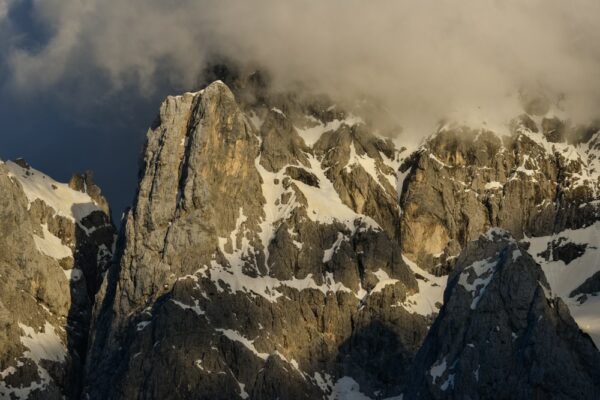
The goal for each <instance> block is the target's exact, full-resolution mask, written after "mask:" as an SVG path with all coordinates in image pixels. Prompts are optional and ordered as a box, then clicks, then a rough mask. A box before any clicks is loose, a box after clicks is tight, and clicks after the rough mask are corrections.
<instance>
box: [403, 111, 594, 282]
mask: <svg viewBox="0 0 600 400" xmlns="http://www.w3.org/2000/svg"><path fill="white" fill-rule="evenodd" d="M537 119H538V121H539V122H538V123H536V122H535V121H534V120H533V119H532V118H531V117H529V116H527V115H523V116H521V117H518V118H516V119H515V120H514V121H513V126H512V131H511V132H512V133H511V134H510V135H509V136H503V137H501V136H499V135H497V134H496V133H494V132H492V131H489V130H486V129H485V128H482V129H477V130H474V129H471V128H468V127H464V126H456V125H451V124H448V125H444V126H442V127H441V128H440V129H439V131H438V132H437V134H435V135H434V136H433V137H432V138H430V139H429V140H427V141H426V142H425V143H424V144H423V146H422V147H421V148H420V149H419V151H418V152H417V154H416V156H415V157H413V159H412V161H411V163H410V164H409V165H408V166H406V168H408V169H409V171H410V173H409V175H408V177H407V178H406V179H407V182H406V185H405V187H406V189H405V191H404V192H403V193H402V197H401V199H400V203H401V208H402V210H403V211H404V212H403V214H402V222H401V231H402V249H403V251H404V253H405V254H406V256H407V257H409V258H411V259H412V260H414V261H415V262H417V263H418V264H419V265H420V266H422V267H425V268H426V269H429V270H433V271H435V272H436V273H439V274H445V273H448V272H449V271H450V270H451V269H452V258H453V257H456V256H457V255H458V253H459V252H460V250H461V249H462V248H464V246H465V245H466V243H468V242H469V241H471V240H474V239H476V238H477V237H478V236H479V235H480V234H481V233H483V232H485V231H486V230H487V229H488V228H490V227H501V228H503V229H506V230H508V231H509V232H511V233H512V234H513V235H514V236H515V237H516V238H517V239H522V238H523V237H531V236H547V235H552V234H554V233H557V232H561V231H563V230H565V229H579V228H583V227H586V226H589V225H590V224H592V223H594V221H596V220H598V217H599V210H598V202H597V201H596V200H597V199H598V196H599V193H600V192H599V188H600V187H599V180H598V177H599V174H600V169H599V165H598V158H597V157H598V148H597V144H596V142H597V140H598V134H597V133H596V134H595V135H594V136H592V137H591V138H589V139H588V140H587V141H585V142H582V143H577V144H568V143H567V142H566V139H561V138H562V137H561V138H558V137H557V138H554V139H552V140H550V139H548V134H549V133H548V132H550V131H552V132H555V131H556V129H558V128H556V127H553V128H550V125H551V124H558V122H556V121H554V120H552V121H551V120H549V119H547V118H543V119H540V118H537ZM560 124H561V128H560V129H562V130H564V129H565V127H564V123H560ZM555 139H556V140H555Z"/></svg>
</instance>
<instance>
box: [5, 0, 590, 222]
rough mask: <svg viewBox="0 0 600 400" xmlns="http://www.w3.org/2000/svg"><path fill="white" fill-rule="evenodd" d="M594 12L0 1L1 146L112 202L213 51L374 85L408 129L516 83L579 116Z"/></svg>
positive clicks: (505, 94) (513, 6)
mask: <svg viewBox="0 0 600 400" xmlns="http://www.w3.org/2000/svg"><path fill="white" fill-rule="evenodd" d="M599 15H600V2H598V1H597V0H569V1H559V0H518V1H517V0H504V1H500V0H498V1H495V0H461V1H450V0H435V1H434V0H421V1H408V0H394V1H358V0H329V1H317V0H314V1H313V0H304V1H293V2H292V1H286V2H283V1H276V0H255V1H230V0H221V1H207V0H197V1H192V0H177V1H167V0H127V1H118V0H88V1H81V0H43V1H32V0H0V84H1V86H0V117H2V121H4V124H3V127H2V130H1V133H0V157H2V158H12V157H15V156H18V155H22V156H25V157H26V158H27V159H28V160H29V161H30V162H31V163H32V164H33V165H34V166H35V167H37V168H39V169H43V170H44V171H45V172H47V173H49V174H52V175H54V176H56V177H57V178H59V179H63V180H64V179H66V178H67V177H68V176H69V175H70V173H71V172H72V171H74V170H83V169H87V168H92V169H94V170H95V171H96V175H97V178H98V181H99V183H100V184H101V186H102V187H103V189H104V191H105V193H106V194H107V195H108V197H109V200H110V201H111V203H112V205H113V207H114V208H115V211H116V212H115V214H118V213H119V212H120V211H121V209H122V208H123V207H124V206H125V205H126V204H128V203H129V202H130V200H131V197H132V196H133V194H134V190H135V183H136V175H137V158H138V154H139V151H140V148H141V145H142V143H143V137H144V134H145V130H146V127H147V126H148V125H149V123H150V122H151V121H152V120H153V118H154V116H155V114H156V112H157V109H158V105H159V103H160V100H161V99H162V98H163V97H164V96H165V95H166V94H174V93H178V92H182V91H187V90H193V89H197V87H195V85H196V82H197V79H198V73H199V71H200V69H201V68H202V66H203V65H204V64H205V62H207V61H209V60H210V59H211V57H213V56H214V55H215V54H220V55H225V56H228V57H231V58H233V59H236V60H238V61H240V62H254V63H258V64H260V65H264V66H265V67H266V68H267V69H268V70H269V71H270V72H271V74H272V75H273V76H274V77H275V81H276V82H277V84H278V85H280V86H281V87H286V86H287V85H289V84H290V83H293V82H298V81H300V82H303V83H304V84H306V85H310V86H314V87H316V88H318V89H319V90H322V91H326V92H329V93H331V94H333V95H335V96H339V97H341V98H351V97H353V96H356V95H362V94H366V95H369V96H372V97H375V98H377V99H378V100H380V101H381V102H383V104H385V106H386V107H387V108H388V109H389V110H390V112H392V114H393V115H395V116H396V117H397V119H398V121H399V122H400V123H401V124H403V125H405V126H406V127H412V128H411V129H409V130H408V132H409V134H410V135H412V136H413V138H415V139H418V138H419V137H423V136H425V135H427V134H429V133H430V131H429V128H428V127H429V126H430V123H431V122H434V121H437V120H438V119H439V118H440V117H442V116H445V115H447V114H450V115H456V114H459V115H460V114H469V113H473V112H475V113H478V112H479V113H485V114H486V115H485V116H484V117H482V118H492V117H495V118H499V119H502V118H504V117H508V116H510V114H511V113H513V112H514V108H513V106H512V104H511V101H512V99H513V98H514V94H515V93H516V92H517V91H518V90H519V89H520V88H523V87H527V88H533V89H535V90H538V89H540V88H543V90H544V91H546V92H547V93H548V94H549V95H550V96H558V94H564V95H566V99H567V100H566V101H565V102H564V103H563V106H564V107H565V108H566V110H567V111H568V112H569V114H571V115H572V116H573V118H575V119H576V120H584V119H586V118H591V117H593V116H597V114H595V113H596V110H598V109H599V104H600V101H599V99H600V24H599V23H598V22H597V18H598V16H599ZM473 110H479V111H473ZM470 117H472V115H470Z"/></svg>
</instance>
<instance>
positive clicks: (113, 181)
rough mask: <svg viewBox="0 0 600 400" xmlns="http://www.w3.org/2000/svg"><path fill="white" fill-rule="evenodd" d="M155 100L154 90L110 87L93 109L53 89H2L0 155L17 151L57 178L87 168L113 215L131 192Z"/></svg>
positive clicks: (11, 155) (8, 155)
mask: <svg viewBox="0 0 600 400" xmlns="http://www.w3.org/2000/svg"><path fill="white" fill-rule="evenodd" d="M84 101H85V99H84ZM159 104H160V97H159V96H155V97H153V98H146V97H141V96H139V95H137V96H136V95H129V94H127V93H116V94H115V95H113V96H111V97H110V98H107V99H106V102H100V103H97V104H95V105H94V107H93V110H91V109H89V108H88V107H85V109H84V110H77V109H75V110H73V109H72V108H70V107H69V104H68V102H65V100H64V99H63V98H61V96H60V95H59V94H55V93H44V94H41V95H36V96H33V97H31V98H29V97H28V98H19V97H16V98H15V97H14V96H11V93H7V92H6V91H4V92H3V93H2V94H1V95H0V119H1V120H2V121H4V122H3V124H2V128H1V131H0V158H2V159H4V160H6V159H14V158H16V157H23V158H25V159H26V160H27V161H28V162H29V163H30V164H31V165H32V166H33V167H34V168H36V169H39V170H41V171H43V172H45V173H46V174H48V175H50V176H52V177H53V178H55V179H56V180H59V181H62V182H65V181H67V180H68V179H69V177H70V176H71V175H72V174H73V173H74V172H78V171H84V170H88V169H91V170H93V171H94V173H95V179H96V182H97V183H98V184H99V186H100V187H101V188H102V190H103V193H104V194H105V196H106V197H107V198H108V200H109V201H110V204H111V206H112V208H113V215H114V216H115V218H119V216H120V215H121V211H122V210H123V209H124V208H125V207H126V206H128V205H129V204H131V200H132V197H133V195H134V193H135V187H136V182H137V163H138V158H139V154H140V151H141V149H142V146H143V143H144V137H145V133H146V129H147V126H149V124H150V123H151V122H152V120H153V118H154V116H155V115H156V113H157V110H158V105H159Z"/></svg>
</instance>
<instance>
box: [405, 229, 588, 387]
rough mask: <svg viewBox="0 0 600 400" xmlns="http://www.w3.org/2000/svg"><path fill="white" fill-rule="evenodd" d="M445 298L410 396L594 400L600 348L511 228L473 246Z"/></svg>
mask: <svg viewBox="0 0 600 400" xmlns="http://www.w3.org/2000/svg"><path fill="white" fill-rule="evenodd" d="M444 300H445V301H444V303H445V304H444V307H443V308H442V310H441V311H440V314H439V316H438V318H437V320H436V321H435V323H434V324H433V326H432V328H431V330H430V331H429V334H428V335H427V338H426V339H425V342H424V344H423V347H422V348H421V349H420V350H419V353H418V355H417V357H416V361H415V365H414V373H413V375H412V376H413V379H412V380H411V384H409V385H408V387H407V389H406V392H405V393H406V396H407V397H408V398H411V399H413V398H414V399H466V398H470V399H487V398H499V399H504V398H506V399H508V398H511V399H532V398H553V399H554V398H555V399H595V398H597V396H598V393H600V370H599V369H598V366H599V365H600V353H598V351H597V349H596V347H595V346H594V344H593V342H592V341H591V339H590V338H589V336H587V335H585V334H583V333H582V332H581V331H580V330H579V328H578V327H577V324H576V323H575V321H574V320H573V318H571V316H570V315H569V311H568V309H567V307H566V306H565V304H564V303H563V301H562V300H561V299H560V298H558V297H554V296H553V295H552V292H551V291H550V289H549V286H548V283H547V282H546V278H545V276H544V274H543V272H542V270H541V269H540V267H539V266H538V265H537V264H536V263H535V261H534V260H533V259H532V258H531V256H529V254H527V253H526V252H525V251H524V250H523V249H522V248H520V247H519V246H518V245H517V243H516V241H515V240H514V239H513V238H512V237H511V236H510V235H509V234H508V233H507V232H506V231H502V230H491V231H490V232H489V233H488V234H487V235H486V236H482V237H481V238H480V239H479V240H477V241H475V242H472V243H469V245H468V246H467V248H466V249H465V250H464V251H463V253H462V254H461V256H460V257H459V258H458V261H457V263H456V269H455V271H454V272H453V273H452V274H451V275H450V276H449V278H448V287H447V289H446V293H445V295H444Z"/></svg>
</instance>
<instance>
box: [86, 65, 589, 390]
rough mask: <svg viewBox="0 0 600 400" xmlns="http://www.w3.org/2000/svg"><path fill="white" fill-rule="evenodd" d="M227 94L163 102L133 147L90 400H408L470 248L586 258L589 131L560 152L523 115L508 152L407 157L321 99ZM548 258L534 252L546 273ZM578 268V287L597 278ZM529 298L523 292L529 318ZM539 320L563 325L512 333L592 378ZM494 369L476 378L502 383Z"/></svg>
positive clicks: (447, 151) (436, 143)
mask: <svg viewBox="0 0 600 400" xmlns="http://www.w3.org/2000/svg"><path fill="white" fill-rule="evenodd" d="M229 86H231V88H230V87H229ZM229 86H228V85H226V84H225V83H223V82H221V81H216V82H214V83H212V84H210V85H208V86H207V87H206V88H205V89H203V90H202V91H200V92H196V93H187V94H184V95H182V96H176V97H169V98H168V99H167V100H165V102H164V103H163V105H162V106H161V110H160V115H159V118H158V119H157V121H156V123H155V124H154V125H153V127H152V128H151V129H150V131H149V132H148V139H147V143H146V147H145V149H144V156H143V162H142V164H141V169H140V185H139V191H138V194H137V197H136V200H135V203H134V206H133V208H132V209H131V211H130V212H129V213H128V214H127V217H126V220H125V225H124V228H123V230H122V233H121V238H120V244H119V249H120V253H119V255H118V256H117V258H116V261H117V262H116V263H115V264H114V265H113V267H112V268H111V271H110V272H109V274H108V277H109V278H108V279H107V280H106V281H105V282H104V286H103V288H102V290H101V297H100V298H101V299H102V300H101V301H99V302H97V304H96V307H97V308H96V317H97V323H96V329H95V331H94V333H93V334H94V335H95V336H94V340H93V344H92V348H91V357H89V358H88V364H87V380H86V387H85V393H86V395H87V396H89V398H92V399H95V398H97V399H100V398H133V397H143V398H211V399H215V398H236V397H240V398H254V399H274V398H282V399H283V398H289V399H291V398H294V399H295V398H311V399H312V398H334V399H335V398H351V396H358V395H360V396H364V397H365V398H366V397H369V398H391V397H395V396H400V395H401V394H402V393H404V392H405V393H406V396H408V398H410V396H413V394H415V393H423V392H422V390H421V389H419V388H417V387H416V386H411V379H412V375H411V373H412V372H411V371H413V370H414V369H415V366H417V365H419V366H420V365H421V364H419V363H422V362H423V361H421V359H419V358H418V359H417V361H416V364H415V356H416V355H417V352H418V350H419V349H420V348H423V349H425V348H429V346H435V345H433V344H431V343H430V342H431V340H432V339H430V338H429V337H428V339H426V336H427V332H428V331H429V327H430V326H431V324H432V323H433V321H434V320H435V318H436V316H437V314H438V312H439V308H440V307H441V306H442V303H444V299H443V298H442V293H443V290H444V288H445V286H446V281H447V277H446V276H445V275H446V274H448V273H453V274H455V273H456V272H455V271H458V270H460V268H461V267H460V265H459V266H458V268H459V269H458V270H455V268H456V265H458V264H457V260H458V262H460V260H462V259H469V260H473V262H475V261H476V260H480V261H482V262H483V261H484V260H485V259H487V258H486V257H489V255H487V254H483V252H477V251H475V250H474V248H473V246H471V247H469V246H468V243H469V242H471V241H472V240H475V239H477V238H478V237H479V235H480V234H482V233H485V232H486V231H488V229H489V228H490V227H494V226H499V227H502V228H505V229H507V230H508V231H509V232H511V233H512V235H514V237H515V238H517V239H518V240H522V241H523V244H522V245H521V246H522V247H520V248H522V249H523V250H522V251H523V252H524V253H525V252H526V250H525V248H526V246H527V244H526V243H525V242H526V241H528V240H529V241H530V242H528V243H529V245H530V246H531V248H532V249H537V248H538V247H539V244H537V243H533V242H535V241H536V240H538V241H541V240H544V239H542V238H545V239H546V240H548V239H549V238H557V236H555V235H556V234H557V233H559V232H566V231H565V229H570V230H586V229H587V230H588V231H589V232H590V234H591V235H592V236H591V237H590V236H588V237H587V239H589V240H591V242H592V243H596V242H594V240H595V237H594V232H597V225H594V221H595V220H596V219H597V202H596V199H597V198H598V196H597V184H598V178H597V174H596V170H595V165H594V162H595V158H594V157H593V154H592V153H593V151H595V148H594V143H595V142H594V141H595V137H596V136H597V134H594V135H592V136H591V137H586V138H585V140H584V139H579V141H577V142H573V143H571V144H569V143H567V142H566V141H562V137H561V136H559V137H558V138H556V137H554V136H552V135H551V134H550V132H549V130H550V128H548V126H550V125H549V124H550V123H549V122H548V119H541V118H538V122H539V124H540V125H541V127H542V128H541V129H546V131H543V130H542V131H540V130H539V128H538V125H537V124H536V122H535V121H533V119H531V117H528V116H526V115H524V116H521V117H519V118H517V119H515V121H514V123H513V126H512V131H511V133H510V135H506V136H504V137H502V136H500V135H498V134H496V133H494V132H492V131H488V130H484V129H477V130H475V129H468V128H466V127H461V126H453V125H447V126H442V127H440V129H439V131H438V132H437V133H436V134H435V135H433V136H432V137H430V138H429V139H428V140H427V141H426V142H425V143H424V144H423V145H422V146H421V147H419V148H417V149H413V150H407V149H406V148H404V147H403V146H402V145H401V144H402V138H401V137H399V138H396V139H394V140H392V139H391V138H388V137H385V136H382V135H381V134H380V133H378V132H379V131H378V130H377V128H376V127H375V126H373V125H371V124H369V123H366V122H365V119H362V118H360V117H358V116H357V115H355V114H353V113H351V112H348V111H346V110H344V109H341V108H340V106H338V105H336V104H333V103H332V102H331V101H328V100H327V99H325V98H321V97H318V98H317V97H311V96H294V95H272V94H269V93H268V92H266V91H261V90H258V89H260V88H262V86H261V81H260V79H257V78H256V76H251V77H250V78H249V79H247V80H245V81H244V80H242V81H240V80H232V81H231V82H230V85H229ZM257 88H258V89H257ZM544 127H545V128H544ZM544 132H546V133H544ZM587 239H586V240H587ZM551 240H554V239H551ZM567 242H568V240H567ZM501 243H502V241H501V240H500V239H499V240H498V243H496V244H494V245H495V246H500V245H501ZM565 243H566V242H565ZM594 246H595V245H590V249H591V248H592V247H594ZM544 250H545V249H544ZM550 253H552V255H551V256H548V257H546V258H544V257H545V256H544V254H546V253H544V252H543V251H539V252H537V253H535V254H532V255H533V256H534V257H537V258H536V259H535V260H538V258H539V259H540V260H539V261H538V262H540V261H541V260H542V259H543V260H544V262H545V263H546V266H547V267H548V268H552V269H554V268H555V267H556V265H551V264H552V262H554V261H552V262H551V260H554V259H553V258H552V257H554V253H553V252H552V250H550ZM459 254H462V255H461V256H460V257H458V256H459ZM484 256H485V257H484ZM588 256H590V257H594V254H592V253H589V254H588ZM481 257H484V258H481ZM524 259H525V258H524ZM526 260H527V262H526V263H525V262H523V263H524V265H523V266H522V269H527V268H529V269H530V270H531V271H530V274H533V276H537V277H538V279H539V280H540V281H542V282H544V285H545V286H544V288H546V289H548V287H547V286H548V285H547V283H546V280H545V279H544V278H543V276H544V274H543V273H542V272H541V270H540V267H539V266H538V265H537V264H536V262H535V260H534V259H533V258H531V256H529V255H528V256H527V257H526ZM560 262H563V261H562V258H561V261H560ZM579 269H580V270H581V271H582V272H581V274H582V275H587V276H586V278H587V277H588V276H591V275H593V272H594V271H596V270H597V269H598V264H597V263H596V264H595V265H592V266H587V267H582V268H579ZM583 270H585V271H583ZM453 271H454V272H453ZM519 271H520V270H519ZM519 273H520V272H519ZM509 274H510V275H512V273H509ZM515 274H516V275H515V277H514V278H511V279H516V280H518V279H519V275H518V274H517V272H515ZM536 274H537V275H536ZM538 275H539V276H538ZM452 276H454V275H451V276H450V282H452ZM507 279H508V278H507ZM559 279H560V278H559ZM584 280H585V279H582V280H581V282H579V283H580V284H583V281H584ZM536 282H537V281H535V282H534V283H536ZM534 283H532V284H531V285H529V286H525V285H524V287H523V288H522V289H520V290H522V291H523V293H522V296H524V298H525V299H526V300H523V301H529V303H528V304H530V303H531V302H532V301H533V300H530V298H532V297H535V296H538V297H539V293H538V292H539V291H540V290H541V289H539V287H540V286H539V285H537V283H536V284H534ZM475 286H477V285H475ZM588 286H589V285H588ZM585 287H587V286H585ZM571 289H572V290H574V289H576V286H572V287H571ZM448 290H449V291H451V290H452V288H449V289H448ZM548 290H549V289H548ZM586 290H587V289H586ZM448 293H449V292H447V293H446V301H448V297H449V294H448ZM490 293H492V291H491V290H490ZM564 293H565V292H561V295H563V294H564ZM568 295H569V294H567V296H568ZM489 296H490V299H489V300H485V302H488V301H489V302H490V303H496V302H497V301H498V300H497V299H496V298H495V297H493V296H492V294H489ZM538 297H536V298H538ZM592 297H593V296H591V295H590V296H589V298H592ZM486 298H487V296H483V299H486ZM483 299H482V300H481V301H484V300H483ZM544 299H545V297H544ZM542 300H543V299H541V300H536V301H538V302H539V301H542ZM482 304H483V303H482ZM575 304H576V302H574V301H573V302H572V306H573V307H576V306H575ZM577 304H579V305H581V303H577ZM589 304H593V303H589ZM540 307H541V306H540ZM546 307H548V308H551V306H549V305H547V306H546ZM552 307H559V308H560V310H561V311H560V315H558V316H556V317H553V318H559V319H560V320H561V321H563V322H561V323H557V324H558V326H556V325H557V324H555V325H552V326H550V325H540V326H539V327H530V326H528V325H526V324H525V326H522V327H521V328H520V329H537V330H538V333H537V334H538V335H543V334H544V333H545V331H546V330H548V335H550V334H556V335H563V336H561V338H562V339H560V340H563V341H562V342H561V343H563V344H564V343H567V342H566V341H565V340H564V337H569V338H576V341H575V342H576V343H575V344H568V343H567V344H564V347H565V350H564V353H561V354H560V355H557V360H561V359H562V358H565V360H566V359H567V358H568V357H575V358H577V357H579V356H580V355H581V354H583V353H586V354H587V353H589V359H587V361H586V362H587V363H581V364H577V367H578V368H584V367H589V368H591V367H598V357H597V350H596V348H595V346H594V344H593V343H592V342H591V340H590V339H589V337H587V336H586V335H585V334H583V333H581V332H580V330H579V328H578V326H577V325H576V324H575V323H574V322H573V320H572V319H571V317H570V316H569V311H568V309H567V308H566V307H565V306H564V304H563V303H560V302H558V303H556V306H552ZM588 310H589V308H588ZM539 313H541V311H539ZM548 313H549V311H548ZM445 314H446V313H442V314H441V316H440V317H439V318H438V320H437V322H436V323H435V324H434V328H436V327H437V326H439V325H440V324H441V323H442V322H440V319H442V318H444V315H445ZM463 314H469V311H468V310H465V311H463ZM463 314H461V315H463ZM537 315H538V314H537V311H536V314H535V315H534V316H537ZM540 315H541V314H540ZM455 318H457V319H456V321H460V316H459V315H457V316H456V317H455ZM532 318H533V317H532ZM505 323H507V321H505V320H502V321H498V325H499V327H500V325H501V324H505ZM520 323H521V325H523V324H524V322H523V321H521V322H520ZM486 326H487V325H486ZM551 328H552V329H553V330H550V329H551ZM436 329H438V328H436ZM482 329H483V328H482ZM500 329H502V331H503V332H504V331H506V330H507V329H512V328H511V326H504V325H502V326H501V327H500ZM557 330H558V331H560V334H559V333H553V332H554V331H557ZM590 330H592V331H593V328H592V329H590ZM431 332H433V330H432V331H431ZM511 332H512V331H511ZM432 334H433V333H430V336H431V335H432ZM565 335H566V336H565ZM451 338H452V339H453V336H452V337H451ZM476 339H477V340H478V342H476V343H474V344H475V345H476V346H483V345H484V343H483V342H482V341H485V340H486V339H487V336H485V335H483V334H481V335H480V336H478V337H477V338H474V339H473V340H476ZM557 340H559V339H557ZM424 341H425V344H423V343H424ZM578 343H581V344H578ZM422 346H425V347H422ZM548 348H550V347H548ZM503 350H504V349H503V348H501V347H498V351H499V352H501V351H503ZM422 351H423V352H424V351H425V350H422ZM457 351H458V350H457ZM519 351H521V350H519ZM515 352H516V351H515ZM419 354H420V353H419ZM541 354H542V353H541V352H539V353H536V354H535V355H533V356H532V357H533V358H536V357H541ZM419 357H420V356H419ZM515 357H517V356H515ZM532 362H534V363H535V362H539V363H541V364H542V365H545V364H544V363H545V362H547V361H546V360H541V359H540V360H534V361H532ZM489 363H490V365H488V366H486V368H487V367H489V368H490V369H489V370H485V371H484V370H483V369H482V378H483V377H484V375H485V379H493V376H494V375H493V371H495V370H494V368H500V364H497V365H496V366H495V364H494V361H493V359H491V358H490V360H489ZM525 365H529V364H525ZM524 368H525V367H524ZM575 374H577V373H575ZM544 379H550V378H544ZM581 379H582V380H583V381H585V383H586V385H587V386H585V388H584V389H581V390H580V391H578V390H579V389H577V390H575V389H574V386H572V385H571V386H570V385H567V384H565V385H563V386H561V385H560V384H558V386H560V388H559V389H560V391H561V393H563V392H564V394H565V396H567V397H568V396H580V395H581V396H584V398H585V396H587V398H593V394H594V393H596V392H595V390H597V389H598V380H597V379H598V377H597V375H594V374H592V373H590V374H589V375H585V376H582V378H581ZM165 382H169V384H168V385H165V384H164V383H165ZM471 384H473V382H471ZM534 386H535V382H533V381H524V383H522V387H521V388H520V389H519V391H518V392H515V393H516V396H517V398H528V397H527V396H529V395H530V394H531V393H533V392H532V390H537V389H533V388H534ZM472 390H473V391H475V392H477V388H476V385H475V386H473V388H472ZM549 390H550V389H549ZM427 393H429V392H427ZM481 393H482V394H481V396H483V397H485V394H484V393H483V392H481ZM535 393H537V392H535ZM544 393H545V392H544ZM415 396H416V395H415ZM427 396H428V395H425V397H427ZM442 397H443V396H442ZM559 397H560V396H559Z"/></svg>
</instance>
